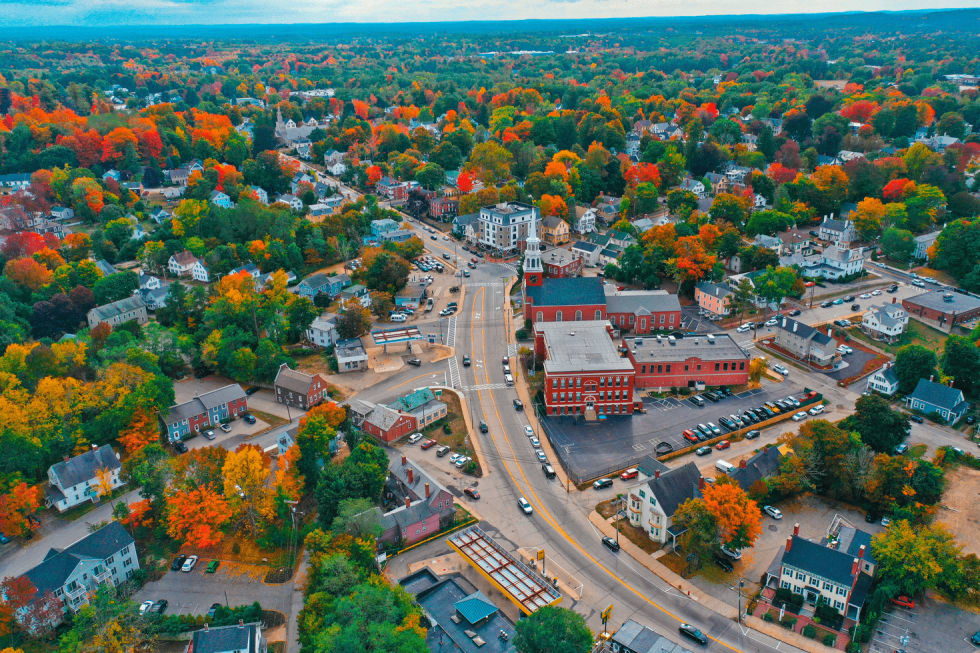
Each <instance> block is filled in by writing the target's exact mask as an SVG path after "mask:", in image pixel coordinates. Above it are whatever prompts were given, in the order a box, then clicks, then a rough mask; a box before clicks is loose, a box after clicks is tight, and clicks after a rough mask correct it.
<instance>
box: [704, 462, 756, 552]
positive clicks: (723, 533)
mask: <svg viewBox="0 0 980 653" xmlns="http://www.w3.org/2000/svg"><path fill="white" fill-rule="evenodd" d="M702 496H703V498H704V503H705V505H706V506H707V507H708V510H709V511H710V512H711V514H713V515H714V516H715V519H716V520H717V523H718V535H719V537H720V538H721V542H722V544H726V545H729V546H731V547H732V548H735V549H744V548H745V547H747V546H752V544H753V543H754V542H755V540H756V538H757V537H759V535H760V534H761V533H762V513H761V512H759V505H758V504H757V503H756V502H755V501H753V500H752V499H750V498H749V495H748V494H746V493H745V490H743V489H742V488H741V487H739V485H738V484H737V483H736V482H735V481H733V480H731V479H730V478H728V477H726V476H722V477H721V478H719V479H718V481H717V482H716V483H715V484H713V485H706V486H705V488H704V490H702Z"/></svg>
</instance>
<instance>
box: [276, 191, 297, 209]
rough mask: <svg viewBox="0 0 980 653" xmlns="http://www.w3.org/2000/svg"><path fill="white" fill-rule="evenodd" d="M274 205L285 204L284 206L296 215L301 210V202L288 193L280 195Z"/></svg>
mask: <svg viewBox="0 0 980 653" xmlns="http://www.w3.org/2000/svg"><path fill="white" fill-rule="evenodd" d="M276 203H277V204H285V205H286V206H288V207H289V208H291V209H292V210H293V211H296V212H297V213H299V212H301V211H302V210H303V200H301V199H300V198H298V197H296V196H295V195H291V194H289V193H286V194H285V195H280V196H279V197H278V198H276Z"/></svg>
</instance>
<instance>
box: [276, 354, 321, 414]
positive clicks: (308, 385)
mask: <svg viewBox="0 0 980 653" xmlns="http://www.w3.org/2000/svg"><path fill="white" fill-rule="evenodd" d="M272 385H273V388H274V389H275V392H276V401H277V402H278V403H280V404H285V405H287V406H292V407H293V408H299V409H300V410H307V409H309V408H313V406H316V405H317V404H319V403H321V402H322V401H324V400H325V399H328V398H329V397H330V395H329V393H328V386H327V380H326V379H324V378H323V377H322V376H320V375H319V374H306V373H305V372H300V371H299V370H293V369H290V367H289V365H287V364H286V363H283V364H282V365H280V366H279V372H277V373H276V378H275V381H273V382H272Z"/></svg>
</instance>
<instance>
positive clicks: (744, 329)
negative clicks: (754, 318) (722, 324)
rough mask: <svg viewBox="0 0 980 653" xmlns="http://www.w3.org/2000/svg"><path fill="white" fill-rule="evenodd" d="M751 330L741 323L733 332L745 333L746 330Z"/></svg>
mask: <svg viewBox="0 0 980 653" xmlns="http://www.w3.org/2000/svg"><path fill="white" fill-rule="evenodd" d="M751 330H752V327H750V326H746V325H744V324H743V325H742V326H740V327H738V328H736V329H735V333H745V332H746V331H751Z"/></svg>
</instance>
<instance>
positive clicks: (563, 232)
mask: <svg viewBox="0 0 980 653" xmlns="http://www.w3.org/2000/svg"><path fill="white" fill-rule="evenodd" d="M570 232H571V229H570V228H569V226H568V223H567V222H565V221H564V220H562V219H561V218H559V217H556V216H553V215H549V216H548V217H546V218H544V219H543V220H541V238H543V239H544V240H545V242H548V243H551V244H552V245H564V244H565V243H567V242H568V241H569V239H570V236H569V234H570Z"/></svg>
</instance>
